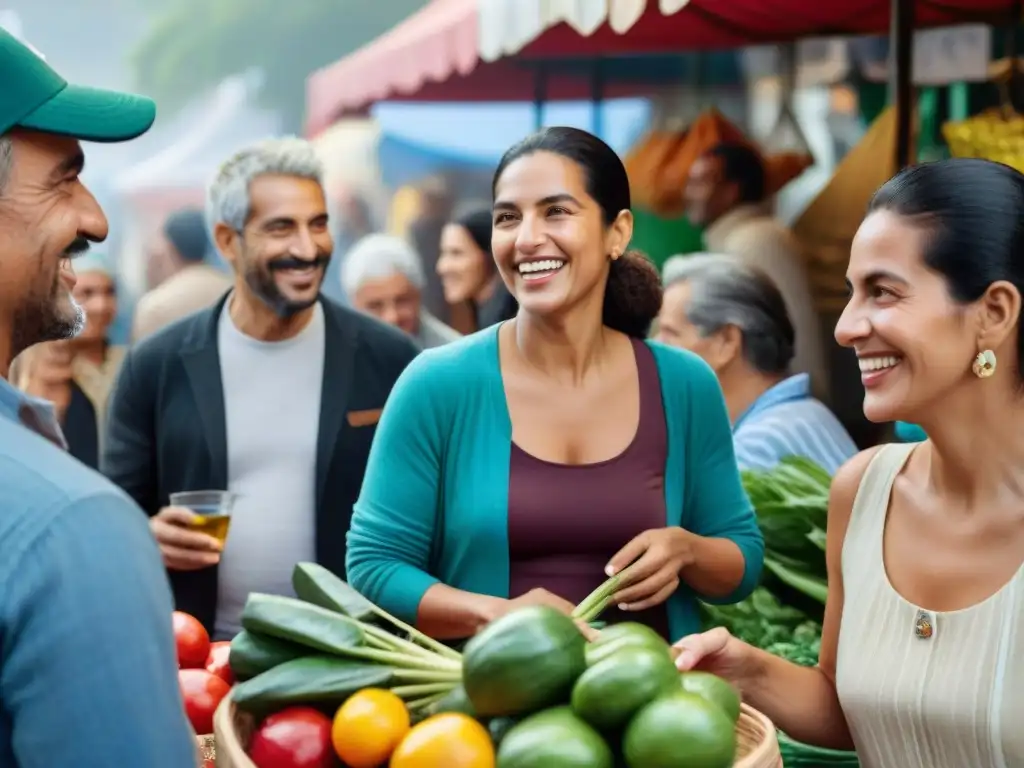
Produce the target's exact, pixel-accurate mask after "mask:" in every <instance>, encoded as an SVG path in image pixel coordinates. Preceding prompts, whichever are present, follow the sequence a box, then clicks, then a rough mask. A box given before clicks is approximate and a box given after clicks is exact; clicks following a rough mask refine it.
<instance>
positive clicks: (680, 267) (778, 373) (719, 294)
mask: <svg viewBox="0 0 1024 768" xmlns="http://www.w3.org/2000/svg"><path fill="white" fill-rule="evenodd" d="M662 272H663V278H664V282H665V296H664V299H663V301H662V307H661V313H660V314H659V315H658V333H657V338H658V340H659V341H662V342H664V343H666V344H671V345H672V346H676V347H682V348H684V349H689V350H690V351H692V352H695V353H697V354H698V355H700V356H701V357H702V358H704V360H705V361H707V363H708V365H710V366H711V367H712V368H713V369H714V371H715V373H716V374H717V376H718V380H719V383H720V384H721V385H722V391H723V393H724V394H725V402H726V406H727V407H728V409H729V417H730V419H731V421H732V430H733V444H734V446H735V451H736V460H737V462H738V464H739V466H740V468H741V469H770V468H772V467H773V466H775V465H776V464H778V462H779V460H780V459H782V458H784V457H785V456H803V457H805V458H808V459H811V460H812V461H814V462H816V463H817V464H819V465H821V466H822V467H823V468H824V469H825V470H827V471H828V472H829V473H830V474H834V473H835V471H836V470H837V469H838V468H839V467H840V466H841V465H842V464H843V463H844V462H845V461H846V460H847V459H849V458H851V457H852V456H853V455H854V454H855V453H856V452H857V446H856V445H855V444H854V442H853V440H852V439H851V438H850V435H849V434H848V433H847V431H846V429H845V428H844V427H843V425H842V424H840V422H839V420H838V419H837V418H836V417H835V415H834V414H833V413H832V412H831V411H830V410H829V409H828V408H827V407H826V406H825V405H824V404H823V403H821V402H820V401H818V400H816V399H815V398H814V397H812V396H811V391H810V376H808V374H806V373H798V374H793V373H792V371H791V370H790V366H791V363H792V361H793V352H794V349H795V347H796V334H795V332H794V330H793V323H792V321H791V320H790V318H789V314H788V312H787V311H786V303H785V301H784V299H783V297H782V294H781V292H780V291H779V289H778V288H777V287H776V285H775V283H773V282H772V280H771V278H770V277H768V275H767V274H765V273H764V272H762V271H761V270H759V269H757V268H756V267H753V266H750V265H749V264H746V263H744V262H743V261H741V260H739V259H737V258H734V257H730V256H721V255H717V254H693V255H690V256H674V257H672V258H671V259H669V260H668V261H667V262H665V266H664V268H663V270H662Z"/></svg>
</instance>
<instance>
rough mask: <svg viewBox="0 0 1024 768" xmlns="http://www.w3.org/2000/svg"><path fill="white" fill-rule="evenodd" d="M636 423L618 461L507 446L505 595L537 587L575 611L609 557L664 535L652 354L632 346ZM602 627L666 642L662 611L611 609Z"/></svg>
mask: <svg viewBox="0 0 1024 768" xmlns="http://www.w3.org/2000/svg"><path fill="white" fill-rule="evenodd" d="M632 341H633V353H634V355H635V356H636V366H637V373H638V375H639V383H640V423H639V426H638V427H637V431H636V435H635V436H634V438H633V442H631V443H630V444H629V447H627V448H626V450H624V451H623V452H622V453H620V454H619V455H618V456H616V457H615V458H612V459H609V460H607V461H600V462H597V463H594V464H580V465H573V464H556V463H554V462H550V461H544V460H542V459H538V458H536V457H534V456H531V455H530V454H528V453H526V452H525V451H523V450H522V449H521V448H519V446H517V445H516V444H515V443H513V444H512V461H511V466H510V468H509V491H508V544H509V566H510V573H509V576H510V579H509V595H510V596H511V597H518V596H520V595H522V594H525V593H526V592H529V591H530V590H531V589H535V588H538V587H541V588H544V589H547V590H549V591H550V592H553V593H554V594H556V595H559V596H561V597H564V598H565V599H566V600H569V601H570V602H572V603H575V604H577V605H578V604H579V603H580V602H581V601H582V600H583V598H585V597H586V596H587V595H588V594H590V593H591V592H592V591H593V590H595V589H597V587H599V586H600V585H601V583H602V582H603V581H604V580H605V578H606V576H605V573H604V568H605V566H606V565H607V564H608V561H609V560H610V559H611V558H612V556H613V555H614V554H615V553H616V552H618V551H619V550H620V549H621V548H622V547H623V546H625V545H626V543H627V542H628V541H629V540H630V539H632V538H633V537H634V536H636V535H637V534H638V533H642V532H643V531H646V530H650V529H652V528H664V527H665V525H666V521H665V461H666V457H667V453H668V436H667V430H666V427H665V409H664V406H663V403H662V400H661V383H660V381H659V379H658V368H657V365H656V363H655V361H654V354H653V353H652V352H651V350H650V348H649V347H648V346H647V345H646V344H644V343H643V342H642V341H638V340H636V339H633V340H632ZM601 618H602V620H603V621H608V622H615V621H639V622H643V623H644V624H647V625H649V626H650V627H652V628H653V629H656V630H657V631H658V632H660V633H661V634H662V635H663V636H664V637H665V638H666V639H670V638H669V637H668V616H667V614H666V612H665V609H664V606H658V607H657V608H653V609H650V610H647V611H642V612H639V613H635V612H630V613H623V612H621V611H619V610H618V609H617V608H609V610H608V611H606V612H605V614H604V615H603V616H602V617H601Z"/></svg>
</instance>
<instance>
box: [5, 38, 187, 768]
mask: <svg viewBox="0 0 1024 768" xmlns="http://www.w3.org/2000/svg"><path fill="white" fill-rule="evenodd" d="M0 83H2V85H0V766H3V768H65V766H66V767H67V768H71V767H72V766H79V767H80V768H101V767H102V766H108V765H127V764H130V765H132V766H145V767H146V768H183V767H185V766H194V765H196V764H197V758H198V754H197V748H196V742H195V739H194V736H193V734H192V732H191V729H190V728H189V725H188V722H187V720H186V718H185V714H184V709H183V706H182V702H181V694H180V692H179V690H178V682H177V669H176V663H175V652H174V641H173V637H172V631H171V611H172V603H171V596H170V590H169V587H168V584H167V579H166V576H165V573H164V569H163V566H162V564H161V561H160V555H159V553H158V550H157V547H156V543H155V541H154V540H153V538H152V535H151V534H150V532H149V526H148V524H147V521H146V517H145V515H144V514H142V512H141V511H140V510H139V509H138V508H137V507H136V506H135V505H134V504H133V503H132V502H131V501H130V500H129V499H128V497H127V496H125V495H124V494H123V493H122V492H121V491H119V490H118V489H117V488H115V487H114V486H113V485H111V484H110V483H109V482H107V481H106V480H105V479H103V478H102V477H101V476H100V475H99V474H97V473H95V472H93V471H92V470H89V469H88V468H86V467H85V466H84V465H82V464H80V463H79V462H77V461H76V460H75V459H73V458H71V456H69V455H68V454H67V452H66V451H65V450H64V440H63V436H62V435H61V432H60V427H59V426H58V425H57V422H56V420H55V418H54V414H53V410H52V408H51V407H50V406H49V405H48V404H47V403H44V402H42V401H38V400H34V399H31V398H28V397H26V396H24V395H22V394H21V393H19V392H18V391H17V390H15V389H14V387H12V386H11V385H10V384H9V383H8V381H7V375H8V372H9V370H10V364H11V361H12V359H13V358H14V357H15V356H16V355H17V354H18V353H20V352H21V351H23V350H24V349H25V348H27V347H29V346H31V345H33V344H36V343H39V342H45V341H54V340H57V339H63V338H69V337H71V336H72V335H74V334H75V333H76V332H77V331H79V330H80V329H81V326H82V322H83V314H82V310H81V309H80V308H79V307H78V306H77V305H76V304H75V303H74V301H73V300H72V298H71V295H70V289H71V287H72V286H73V285H74V281H75V277H74V274H73V272H72V271H71V267H70V264H69V259H71V258H72V257H73V256H74V255H75V254H78V253H82V252H83V251H85V250H86V249H87V248H88V244H89V241H100V240H103V239H104V238H105V237H106V235H107V221H106V218H105V217H104V215H103V212H102V211H101V210H100V208H99V205H98V204H97V203H96V200H95V199H94V198H93V197H92V195H91V194H90V193H89V191H88V190H87V189H86V188H85V187H84V186H83V185H82V183H81V181H80V180H79V173H80V171H81V170H82V164H83V157H82V149H81V147H80V145H79V143H78V140H79V139H84V140H90V141H108V142H114V141H124V140H128V139H131V138H134V137H135V136H138V135H140V134H142V133H144V132H145V131H146V130H147V129H148V128H149V127H150V125H151V124H152V122H153V118H154V114H155V107H154V105H153V103H152V102H151V101H149V100H148V99H143V98H140V97H136V96H129V95H125V94H117V93H111V92H106V91H98V90H94V89H88V88H80V87H76V86H73V85H68V84H67V83H66V82H65V81H64V80H63V79H62V78H61V77H60V76H59V75H57V73H56V72H54V71H53V70H52V69H51V68H50V67H49V66H48V65H47V64H46V63H45V61H44V60H43V58H42V57H41V56H40V55H39V54H37V53H36V52H35V51H34V50H32V49H31V48H30V47H28V46H26V45H23V44H22V43H20V42H18V41H17V40H15V39H14V38H13V37H12V36H11V35H9V34H8V33H7V32H5V31H4V30H2V29H0ZM126 761H127V762H126Z"/></svg>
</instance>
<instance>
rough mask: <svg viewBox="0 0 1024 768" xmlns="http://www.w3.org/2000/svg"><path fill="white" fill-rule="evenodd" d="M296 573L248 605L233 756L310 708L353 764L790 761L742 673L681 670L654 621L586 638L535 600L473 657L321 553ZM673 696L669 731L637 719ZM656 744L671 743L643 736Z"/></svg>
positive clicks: (495, 625) (759, 764)
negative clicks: (747, 693)
mask: <svg viewBox="0 0 1024 768" xmlns="http://www.w3.org/2000/svg"><path fill="white" fill-rule="evenodd" d="M293 585H294V586H295V589H296V594H297V595H299V599H291V598H283V597H277V596H271V595H261V594H253V595H251V596H250V598H249V601H248V603H247V605H246V607H245V610H244V611H243V615H242V624H243V627H244V630H243V632H241V633H239V635H238V636H237V637H236V638H235V640H234V641H232V649H231V650H232V653H231V655H230V658H231V661H232V664H234V663H235V661H238V662H239V667H238V668H235V669H234V673H235V674H236V676H238V677H239V679H242V678H245V679H243V680H242V682H240V683H238V684H237V685H236V686H235V688H234V689H233V690H232V693H231V696H230V697H229V698H227V699H226V700H225V701H224V702H223V703H222V705H221V707H220V709H219V710H218V711H217V714H216V717H215V726H214V727H215V732H216V736H217V742H218V743H217V753H218V754H217V759H218V764H219V765H221V766H227V768H253V766H254V765H255V761H254V760H253V759H252V757H250V756H248V755H247V754H246V751H245V750H246V749H249V750H250V751H252V750H253V749H254V748H255V745H259V744H263V745H264V747H263V748H266V746H267V745H266V741H267V735H266V733H265V731H266V729H267V728H268V726H267V724H268V723H269V724H271V725H273V724H275V723H277V722H278V721H279V720H280V718H281V716H282V713H294V712H296V711H299V712H301V711H302V709H303V708H309V707H311V708H312V709H313V710H314V711H317V712H321V713H325V716H326V715H327V714H330V715H332V716H333V721H331V726H330V728H329V729H328V735H327V736H326V739H327V741H328V742H329V743H330V745H331V746H330V751H331V753H332V759H334V756H336V757H337V759H340V760H342V761H343V762H344V763H345V764H346V765H348V766H351V767H352V768H364V766H365V768H371V766H375V765H383V764H388V765H390V767H391V768H435V766H436V768H462V767H463V766H464V767H465V768H546V766H548V765H556V764H557V765H566V766H569V765H571V766H578V767H579V768H612V766H618V765H622V766H624V768H651V767H652V766H656V765H659V764H664V765H696V766H704V767H705V768H733V766H734V759H733V755H734V754H735V756H736V757H735V766H736V767H737V768H770V767H773V766H775V765H777V760H778V746H777V742H776V739H775V736H774V731H773V729H772V728H771V725H770V723H768V722H767V721H766V720H765V719H764V718H763V716H760V715H758V714H757V713H755V712H753V711H752V710H750V709H749V708H744V709H743V711H742V714H741V715H740V716H739V718H738V720H737V719H736V712H737V710H736V706H737V705H738V696H736V697H735V698H734V697H731V696H730V695H729V692H730V691H732V688H731V686H729V685H728V683H726V682H725V681H717V684H716V680H717V678H716V679H711V678H710V677H709V676H702V675H700V674H697V675H696V676H693V675H694V673H686V674H685V675H680V674H679V673H678V672H677V670H676V669H675V666H674V662H673V658H672V655H671V651H670V648H669V646H668V644H667V643H666V642H665V641H664V640H663V639H661V638H660V637H658V636H657V635H656V634H655V633H653V632H652V631H651V630H650V629H647V628H646V627H642V625H638V624H625V625H616V626H611V627H609V628H608V629H607V630H605V632H603V633H601V634H599V635H598V636H597V637H596V639H595V640H594V641H593V642H592V643H587V641H586V639H585V638H584V636H583V634H582V633H581V632H580V629H579V626H578V624H577V621H576V620H574V619H573V618H570V617H567V616H565V615H563V614H561V613H559V612H558V611H555V610H554V609H551V608H548V607H545V606H531V607H526V608H521V609H519V610H517V611H514V612H512V613H509V614H506V615H505V616H503V617H501V618H499V619H497V620H495V621H493V622H491V623H490V624H489V625H488V626H486V627H484V628H483V630H481V631H480V632H479V633H478V634H477V635H475V636H474V637H473V638H471V639H470V641H469V642H467V643H466V646H465V651H464V653H461V654H460V653H459V652H458V651H455V650H453V649H451V648H449V647H447V646H445V645H443V644H441V643H439V642H437V641H436V640H432V639H430V638H428V637H426V636H424V635H422V633H420V632H418V631H417V630H416V629H414V628H412V627H410V626H408V625H406V624H404V623H402V622H401V621H398V620H397V619H395V618H393V617H390V616H389V615H388V614H387V613H386V612H384V611H383V610H381V609H380V608H379V607H377V606H374V605H373V604H372V603H369V602H368V601H366V600H365V599H364V598H363V597H362V596H361V595H359V594H358V593H357V592H355V591H354V590H353V589H352V588H351V587H349V586H348V585H347V584H346V583H345V582H344V581H342V580H340V579H338V578H337V577H335V576H334V575H333V574H330V572H328V571H326V570H325V569H323V568H321V567H320V566H316V565H312V564H309V563H302V564H299V565H298V566H296V569H295V573H294V574H293ZM328 605H330V606H335V608H336V609H335V610H332V609H330V608H328V607H326V606H328ZM349 610H350V611H351V614H349V613H347V612H346V611H349ZM357 617H361V618H357ZM297 648H305V649H306V650H305V651H304V652H301V651H297V650H296V649H297ZM588 651H589V653H588ZM274 661H276V662H277V663H274V664H273V665H272V666H271V664H272V663H273V662H274ZM588 661H589V664H588ZM255 669H259V670H260V671H258V672H255V673H254V672H253V670H255ZM202 674H206V673H205V672H202ZM688 677H689V678H691V679H689V681H688V680H687V678H688ZM705 678H707V679H705ZM215 679H216V678H215ZM218 682H219V681H218ZM681 695H682V696H686V697H688V698H687V699H685V701H684V703H683V704H682V705H679V704H676V703H674V702H675V699H676V698H678V697H679V696H681ZM663 700H669V701H670V704H668V705H666V706H669V707H682V708H683V709H685V710H686V711H687V712H690V714H689V715H688V716H687V717H684V718H683V720H682V722H681V723H676V724H673V725H672V726H671V728H670V733H661V732H660V731H661V730H663V729H665V728H668V727H669V726H668V724H667V719H665V721H664V722H663V721H662V719H659V718H656V717H650V716H648V718H647V720H645V721H641V723H640V725H639V726H638V725H636V722H637V720H638V718H640V716H641V713H642V712H644V711H647V710H648V708H649V707H650V706H651V705H652V704H654V703H657V702H660V701H663ZM687 702H689V704H687ZM693 702H696V703H693ZM687 706H688V707H689V708H688V709H687ZM656 711H658V710H656ZM709 712H711V713H712V714H711V715H708V713H709ZM715 713H717V717H715V716H714V714H715ZM275 718H277V719H275ZM328 719H329V720H330V718H328ZM647 721H650V722H647ZM318 722H320V721H318ZM723 722H724V723H726V726H725V727H724V728H722V727H721V723H723ZM314 725H316V724H315V723H314ZM321 725H322V722H321ZM307 726H308V724H304V725H302V727H307ZM296 727H299V726H296ZM261 729H263V730H261ZM314 730H316V729H315V728H314ZM631 730H632V732H633V733H635V734H636V733H639V734H640V735H639V736H634V739H633V742H632V743H633V747H632V749H634V750H639V751H638V752H637V753H636V755H634V757H633V758H632V759H630V757H629V752H628V750H627V747H626V742H625V741H624V739H623V734H624V733H628V732H630V731H631ZM317 732H318V733H322V729H321V730H319V731H317ZM261 733H262V734H263V736H261V737H260V738H257V736H256V734H261ZM553 736H554V737H553ZM318 738H320V737H318ZM648 742H650V743H656V744H661V745H663V746H662V747H660V748H658V749H653V750H652V748H651V747H649V746H644V747H642V748H641V747H638V746H637V745H638V744H641V743H643V744H646V743H648ZM680 744H682V745H683V746H680ZM686 744H690V745H691V747H690V748H689V749H686V748H685V745H686ZM668 745H670V746H668ZM662 752H664V754H662ZM683 753H686V754H687V755H688V757H687V762H678V755H680V754H683ZM651 755H655V757H656V759H657V760H660V761H661V762H660V763H651V762H650V761H649V759H648V758H650V757H651ZM726 755H728V756H729V757H728V761H726V759H725V756H726ZM673 756H675V757H673ZM691 758H692V760H691ZM719 758H721V759H719ZM670 760H676V761H677V762H674V763H673V762H669V761H670ZM693 760H696V762H693ZM715 760H718V762H714V761H715ZM616 761H618V762H616ZM283 765H284V766H286V768H293V766H292V765H291V764H290V763H284V764H283ZM275 768H276V766H275Z"/></svg>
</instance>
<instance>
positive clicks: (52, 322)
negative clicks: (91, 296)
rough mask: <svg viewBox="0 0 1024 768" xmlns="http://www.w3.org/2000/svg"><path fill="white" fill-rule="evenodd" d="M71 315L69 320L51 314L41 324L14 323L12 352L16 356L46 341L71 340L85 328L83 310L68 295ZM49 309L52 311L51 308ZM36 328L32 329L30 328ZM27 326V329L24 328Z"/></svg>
mask: <svg viewBox="0 0 1024 768" xmlns="http://www.w3.org/2000/svg"><path fill="white" fill-rule="evenodd" d="M68 299H69V300H70V301H71V309H72V314H73V315H74V316H73V317H71V318H68V317H57V316H56V312H53V313H52V314H51V315H50V316H49V317H47V318H45V319H44V320H43V321H42V322H38V321H34V320H32V319H31V318H29V319H28V321H27V322H26V320H25V319H22V320H21V321H19V320H18V319H17V318H16V319H15V322H14V339H13V344H12V347H13V352H14V355H15V356H17V355H19V354H21V353H22V352H24V351H25V350H26V349H28V348H29V347H32V346H35V345H36V344H41V343H43V342H46V341H65V340H67V339H73V338H75V336H77V335H78V334H80V333H81V332H82V330H83V329H84V328H85V309H84V308H83V307H82V305H81V304H79V303H78V302H77V301H75V300H74V298H72V297H71V296H70V295H69V296H68ZM49 309H51V310H52V309H53V308H52V306H51V307H49ZM33 325H35V326H36V327H35V328H33V327H32V326H33ZM26 326H27V327H26Z"/></svg>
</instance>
